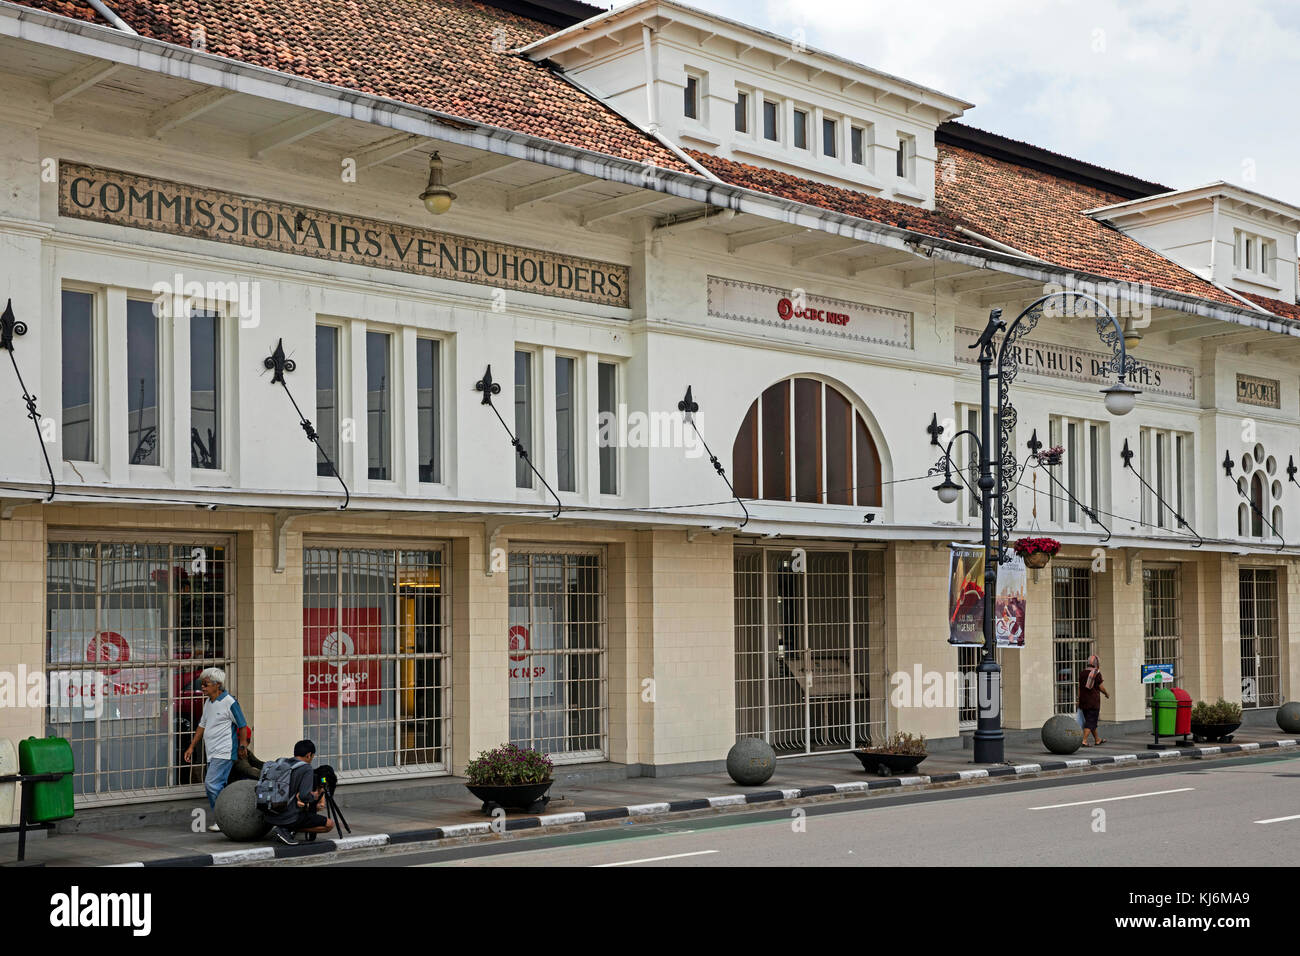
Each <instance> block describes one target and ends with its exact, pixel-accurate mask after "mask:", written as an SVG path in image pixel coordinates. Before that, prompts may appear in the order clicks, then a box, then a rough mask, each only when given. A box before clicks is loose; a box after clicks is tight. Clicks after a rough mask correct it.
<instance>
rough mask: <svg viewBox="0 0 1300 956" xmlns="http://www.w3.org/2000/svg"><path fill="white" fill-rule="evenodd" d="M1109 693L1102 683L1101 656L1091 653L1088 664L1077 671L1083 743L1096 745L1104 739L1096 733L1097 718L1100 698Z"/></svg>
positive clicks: (1108, 697)
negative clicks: (1089, 734)
mask: <svg viewBox="0 0 1300 956" xmlns="http://www.w3.org/2000/svg"><path fill="white" fill-rule="evenodd" d="M1103 695H1105V697H1106V699H1107V700H1110V694H1109V693H1108V692H1107V691H1106V687H1105V685H1104V684H1103V683H1102V676H1101V658H1099V657H1098V656H1097V655H1096V654H1093V655H1092V656H1091V657H1089V658H1088V666H1087V667H1085V668H1084V669H1083V670H1082V671H1080V672H1079V709H1080V710H1081V711H1083V745H1084V746H1085V747H1089V746H1098V745H1100V744H1104V743H1105V742H1106V741H1104V740H1102V739H1101V737H1100V736H1099V735H1098V733H1097V718H1098V716H1100V714H1101V698H1102V696H1103ZM1089 731H1091V732H1092V739H1093V743H1092V744H1089V743H1088V732H1089Z"/></svg>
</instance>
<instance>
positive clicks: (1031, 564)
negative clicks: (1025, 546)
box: [1025, 551, 1052, 571]
mask: <svg viewBox="0 0 1300 956" xmlns="http://www.w3.org/2000/svg"><path fill="white" fill-rule="evenodd" d="M1051 561H1052V556H1051V555H1050V554H1048V553H1047V552H1046V551H1035V552H1034V553H1033V554H1027V555H1025V567H1027V568H1033V569H1034V570H1035V571H1038V570H1041V569H1042V568H1045V567H1047V565H1048V564H1050V563H1051Z"/></svg>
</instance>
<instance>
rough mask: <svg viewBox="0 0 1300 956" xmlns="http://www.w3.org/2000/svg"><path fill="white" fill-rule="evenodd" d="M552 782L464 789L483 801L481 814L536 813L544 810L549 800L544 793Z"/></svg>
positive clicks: (473, 786)
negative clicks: (498, 810) (513, 811)
mask: <svg viewBox="0 0 1300 956" xmlns="http://www.w3.org/2000/svg"><path fill="white" fill-rule="evenodd" d="M552 783H554V781H552V780H547V781H546V782H544V783H521V784H518V785H516V786H512V787H487V786H475V785H474V784H468V783H467V784H465V789H467V790H468V791H469V792H470V793H472V794H474V796H476V797H478V798H479V799H480V800H482V801H483V812H484V813H485V814H487V815H489V816H491V815H492V811H493V810H496V809H497V808H502V809H506V810H531V811H532V812H534V813H538V812H540V811H542V810H544V809H545V808H546V804H547V803H549V802H550V800H551V798H550V797H548V796H546V791H547V790H550V789H551V784H552Z"/></svg>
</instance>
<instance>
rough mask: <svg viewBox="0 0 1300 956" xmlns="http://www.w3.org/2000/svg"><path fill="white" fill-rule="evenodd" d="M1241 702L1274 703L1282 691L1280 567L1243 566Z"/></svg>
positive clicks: (1269, 705)
mask: <svg viewBox="0 0 1300 956" xmlns="http://www.w3.org/2000/svg"><path fill="white" fill-rule="evenodd" d="M1238 587H1239V590H1240V594H1241V706H1243V707H1275V706H1277V705H1278V704H1280V703H1281V702H1282V700H1281V696H1280V693H1279V680H1278V675H1279V666H1278V665H1279V662H1278V613H1277V571H1275V570H1273V569H1272V568H1242V569H1241V573H1240V578H1239V585H1238Z"/></svg>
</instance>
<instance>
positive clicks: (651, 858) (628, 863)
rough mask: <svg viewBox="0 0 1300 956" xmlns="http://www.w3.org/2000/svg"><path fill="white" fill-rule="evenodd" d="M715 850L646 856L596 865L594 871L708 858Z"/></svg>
mask: <svg viewBox="0 0 1300 956" xmlns="http://www.w3.org/2000/svg"><path fill="white" fill-rule="evenodd" d="M717 852H718V851H717V850H696V851H695V852H694V853H674V854H673V855H672V856H648V857H646V858H645V859H644V860H621V861H619V862H618V863H597V864H595V868H596V869H600V868H601V867H603V866H633V865H634V864H637V863H658V862H659V861H660V860H680V859H681V858H682V857H684V856H708V855H709V854H710V853H717Z"/></svg>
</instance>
